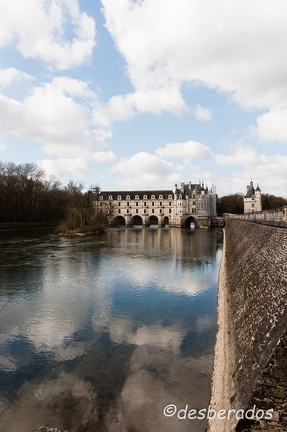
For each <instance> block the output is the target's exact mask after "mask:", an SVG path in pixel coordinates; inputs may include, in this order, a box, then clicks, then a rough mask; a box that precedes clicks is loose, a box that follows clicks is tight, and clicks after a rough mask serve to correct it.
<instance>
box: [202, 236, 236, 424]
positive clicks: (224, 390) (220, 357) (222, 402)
mask: <svg viewBox="0 0 287 432" xmlns="http://www.w3.org/2000/svg"><path fill="white" fill-rule="evenodd" d="M225 255H226V244H225V236H224V239H223V251H222V260H221V264H220V271H219V278H218V295H217V334H216V342H215V349H214V363H213V373H212V382H211V399H210V406H211V407H212V408H213V409H214V410H216V412H218V411H219V410H226V411H228V410H229V409H232V408H233V406H232V405H233V399H234V387H233V386H232V384H231V381H232V380H231V379H230V377H231V374H232V370H234V366H235V365H234V358H235V356H234V341H233V338H232V335H233V332H232V329H231V320H230V313H229V308H228V292H227V288H228V287H227V280H226V279H227V275H226V257H225ZM235 426H236V421H235V420H234V418H232V416H231V419H223V418H222V419H218V418H217V417H216V418H214V419H210V420H209V423H208V429H207V430H208V431H209V432H230V431H232V430H234V428H235Z"/></svg>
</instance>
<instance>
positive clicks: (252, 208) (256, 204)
mask: <svg viewBox="0 0 287 432" xmlns="http://www.w3.org/2000/svg"><path fill="white" fill-rule="evenodd" d="M246 188H247V191H246V195H245V196H244V213H245V214H246V213H255V212H259V211H261V210H262V205H261V190H260V188H259V186H258V185H257V188H256V189H254V187H253V182H252V180H251V182H250V184H249V185H247V186H246Z"/></svg>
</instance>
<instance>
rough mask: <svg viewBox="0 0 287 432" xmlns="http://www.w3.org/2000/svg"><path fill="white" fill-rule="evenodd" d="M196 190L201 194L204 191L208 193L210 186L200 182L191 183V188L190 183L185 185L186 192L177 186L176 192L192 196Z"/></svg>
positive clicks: (184, 195)
mask: <svg viewBox="0 0 287 432" xmlns="http://www.w3.org/2000/svg"><path fill="white" fill-rule="evenodd" d="M194 191H195V192H196V193H197V194H200V193H201V192H202V191H203V192H204V193H206V194H207V193H208V188H207V187H206V188H204V186H203V185H202V184H200V183H191V188H189V184H188V183H187V184H185V185H184V192H183V193H182V191H181V188H176V190H175V193H177V194H182V195H183V198H185V197H186V195H188V196H189V197H191V195H192V193H193V192H194Z"/></svg>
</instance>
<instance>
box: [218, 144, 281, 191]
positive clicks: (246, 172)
mask: <svg viewBox="0 0 287 432" xmlns="http://www.w3.org/2000/svg"><path fill="white" fill-rule="evenodd" d="M215 160H216V163H217V164H218V165H219V166H228V167H232V166H233V167H234V168H236V170H237V171H233V172H232V173H231V174H230V177H229V178H228V179H226V178H218V179H217V180H216V186H217V190H218V191H219V190H220V195H223V194H227V193H235V192H239V191H241V192H244V193H245V187H246V184H248V183H249V181H250V179H251V178H252V179H253V180H254V182H255V183H256V184H257V183H259V185H260V188H261V190H262V193H269V194H274V195H277V196H286V191H287V179H286V178H285V177H284V176H282V173H284V172H285V170H286V166H287V156H284V155H271V156H269V155H264V154H260V153H259V152H258V151H257V150H256V149H254V148H253V147H251V146H247V145H242V144H241V145H239V146H237V147H236V148H234V149H233V151H232V152H231V153H230V154H228V155H223V154H217V155H215ZM230 184H232V191H230Z"/></svg>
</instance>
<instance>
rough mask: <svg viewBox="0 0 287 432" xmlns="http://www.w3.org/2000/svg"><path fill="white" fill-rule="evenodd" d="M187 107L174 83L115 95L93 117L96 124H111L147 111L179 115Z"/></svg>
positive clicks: (99, 107)
mask: <svg viewBox="0 0 287 432" xmlns="http://www.w3.org/2000/svg"><path fill="white" fill-rule="evenodd" d="M186 108H187V107H186V104H185V102H184V100H183V98H182V96H181V94H180V92H179V89H178V88H177V87H176V86H175V85H173V86H168V87H162V88H153V89H149V90H148V91H146V90H144V91H143V90H137V91H135V92H134V93H128V94H126V95H117V96H113V97H112V98H111V99H110V100H109V101H108V103H107V104H106V105H105V106H98V107H96V108H95V109H94V111H93V119H94V123H95V124H100V125H103V126H110V125H111V123H112V122H114V121H126V120H129V119H131V118H133V117H135V116H136V115H137V114H141V113H145V112H149V113H152V114H155V115H159V114H161V113H162V112H163V111H168V112H171V113H173V114H176V115H179V114H181V113H182V112H183V111H184V110H186Z"/></svg>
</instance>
